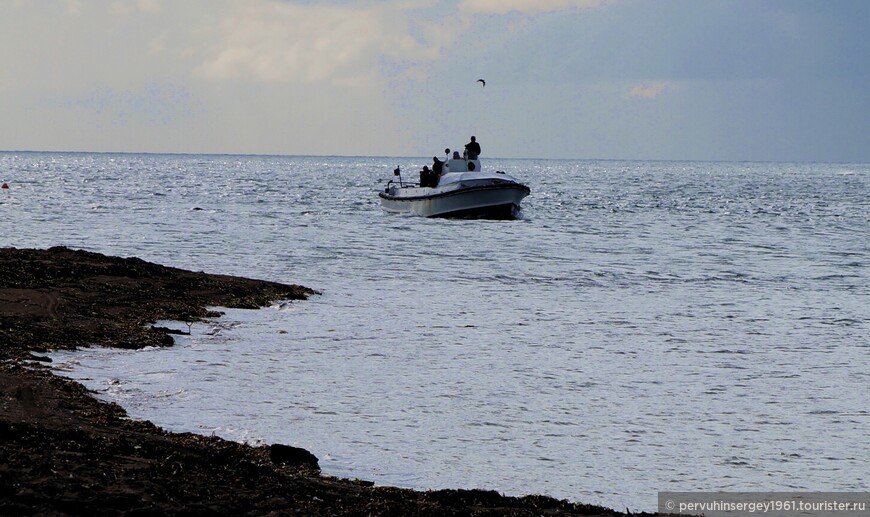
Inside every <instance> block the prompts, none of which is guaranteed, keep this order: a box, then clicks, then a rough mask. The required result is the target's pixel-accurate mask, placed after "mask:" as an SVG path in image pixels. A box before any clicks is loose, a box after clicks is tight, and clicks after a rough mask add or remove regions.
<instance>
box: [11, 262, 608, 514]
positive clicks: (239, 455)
mask: <svg viewBox="0 0 870 517" xmlns="http://www.w3.org/2000/svg"><path fill="white" fill-rule="evenodd" d="M314 294H316V291H314V290H312V289H309V288H306V287H302V286H298V285H285V284H280V283H275V282H266V281H258V280H251V279H245V278H237V277H229V276H224V275H213V274H206V273H198V272H191V271H185V270H181V269H176V268H170V267H165V266H161V265H157V264H153V263H149V262H146V261H143V260H141V259H137V258H118V257H109V256H105V255H100V254H97V253H91V252H86V251H78V250H71V249H68V248H63V247H57V248H51V249H48V250H27V249H14V248H5V249H0V514H3V515H36V514H42V515H84V514H87V515H117V514H130V515H137V514H139V515H156V514H159V515H179V514H185V515H189V514H198V515H199V514H203V515H208V514H212V515H268V514H273V515H289V514H298V515H313V516H317V515H397V516H398V515H433V516H435V515H438V516H441V515H493V516H495V515H517V516H520V515H522V516H525V515H529V516H532V515H624V514H621V513H619V512H614V511H612V510H609V509H606V508H602V507H599V506H592V505H584V504H581V503H573V502H569V501H560V500H556V499H553V498H549V497H545V496H539V495H529V496H525V497H506V496H502V495H500V494H498V493H497V492H493V491H484V490H475V489H470V490H436V491H414V490H409V489H401V488H394V487H381V486H374V485H373V484H372V483H371V482H366V481H360V480H348V479H338V478H334V477H330V476H325V475H322V474H321V473H320V470H319V467H318V464H317V458H315V457H314V456H313V455H311V454H310V453H309V452H308V451H305V450H303V449H298V448H294V447H289V446H284V445H281V444H271V445H263V446H251V445H247V444H239V443H236V442H231V441H227V440H223V439H221V438H217V437H208V436H201V435H195V434H190V433H171V432H167V431H165V430H163V429H161V428H159V427H157V426H155V425H153V424H152V423H150V422H147V421H139V420H134V419H130V418H128V417H127V416H126V413H125V412H124V410H123V409H122V408H121V407H119V406H118V405H116V404H112V403H107V402H103V401H99V400H97V399H96V398H94V397H93V396H92V393H91V392H89V391H88V390H87V389H86V388H84V387H83V386H82V385H80V384H79V383H77V382H75V381H72V380H69V379H66V378H63V377H60V376H57V375H55V374H54V373H52V371H51V370H50V368H49V367H48V366H46V365H47V363H48V362H49V359H48V358H47V357H44V356H43V355H42V354H44V353H46V352H48V351H49V350H56V349H75V348H80V347H87V346H107V347H119V348H130V349H135V348H142V347H145V346H171V345H172V344H173V338H172V335H171V331H169V330H168V329H164V328H158V327H155V326H154V323H155V322H156V321H159V320H178V321H197V320H201V319H206V318H210V317H216V316H218V315H219V313H215V312H212V311H210V310H209V309H208V308H209V307H215V306H219V307H233V308H258V307H262V306H264V305H267V304H268V303H269V302H270V301H276V300H304V299H306V298H307V297H309V296H311V295H314Z"/></svg>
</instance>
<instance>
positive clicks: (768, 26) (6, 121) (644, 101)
mask: <svg viewBox="0 0 870 517" xmlns="http://www.w3.org/2000/svg"><path fill="white" fill-rule="evenodd" d="M868 27H870V1H866V0H454V1H434V0H381V1H375V0H360V1H338V0H332V1H289V0H0V149H3V150H39V151H96V152H158V153H160V152H166V153H221V154H236V153H242V154H289V155H343V156H353V155H360V156H416V157H424V156H434V155H439V156H440V155H441V154H442V153H443V149H444V148H445V147H450V148H461V147H462V145H463V144H464V143H465V142H467V141H468V138H469V136H471V135H476V136H477V139H478V141H479V142H480V143H481V147H482V149H483V153H482V156H483V157H484V158H485V157H486V156H494V157H501V158H577V159H640V160H657V159H661V160H728V161H799V162H807V161H818V162H864V163H866V162H870V31H868V29H867V28H868ZM481 78H482V79H485V80H486V85H485V86H484V85H483V84H482V83H480V82H478V81H477V80H478V79H481Z"/></svg>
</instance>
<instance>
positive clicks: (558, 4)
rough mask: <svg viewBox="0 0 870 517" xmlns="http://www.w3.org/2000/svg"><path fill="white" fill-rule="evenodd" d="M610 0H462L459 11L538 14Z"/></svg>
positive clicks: (589, 5) (598, 4)
mask: <svg viewBox="0 0 870 517" xmlns="http://www.w3.org/2000/svg"><path fill="white" fill-rule="evenodd" d="M608 1H612V0H462V2H461V3H460V4H459V10H460V11H461V12H470V13H477V14H507V13H510V12H518V13H522V14H538V13H547V12H553V11H563V10H567V9H593V8H597V7H601V6H603V5H604V4H606V3H608Z"/></svg>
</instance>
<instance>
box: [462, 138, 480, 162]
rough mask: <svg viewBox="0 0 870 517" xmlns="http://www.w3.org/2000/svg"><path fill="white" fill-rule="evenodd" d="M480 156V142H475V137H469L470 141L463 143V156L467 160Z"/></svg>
mask: <svg viewBox="0 0 870 517" xmlns="http://www.w3.org/2000/svg"><path fill="white" fill-rule="evenodd" d="M478 156H480V144H478V143H477V138H475V137H473V136H472V137H471V142H468V143H467V144H465V157H466V158H468V159H469V160H476V159H477V157H478Z"/></svg>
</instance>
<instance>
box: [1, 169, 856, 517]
mask: <svg viewBox="0 0 870 517" xmlns="http://www.w3.org/2000/svg"><path fill="white" fill-rule="evenodd" d="M425 163H428V162H426V160H424V159H422V158H421V159H407V158H337V157H271V156H197V155H178V156H176V155H137V154H76V153H0V182H8V183H9V186H10V188H9V189H8V190H2V191H0V244H2V246H14V247H39V248H44V247H50V246H55V245H66V246H70V247H73V248H83V249H87V250H91V251H97V252H101V253H106V254H110V255H119V256H137V257H141V258H143V259H146V260H149V261H154V262H158V263H162V264H165V265H171V266H177V267H182V268H187V269H193V270H203V271H207V272H212V273H224V274H233V275H242V276H248V277H254V278H262V279H268V280H276V281H281V282H288V283H299V284H302V285H305V286H308V287H311V288H314V289H317V290H320V291H322V292H323V294H322V295H321V296H316V297H313V298H312V299H311V300H309V301H306V302H295V303H292V304H276V305H275V306H273V307H271V308H267V309H263V310H259V311H244V310H231V311H228V312H227V314H226V316H224V317H223V318H221V319H219V320H216V321H214V322H211V323H208V324H206V323H202V324H196V325H194V326H193V329H192V330H193V333H192V335H191V336H190V337H186V336H183V337H180V338H179V339H178V340H177V346H175V347H173V348H169V349H146V350H141V351H135V352H129V351H117V350H102V349H89V350H85V351H82V352H79V353H56V354H54V355H53V357H54V359H55V365H56V367H57V368H58V369H59V370H60V371H61V373H62V374H64V375H68V376H71V377H73V378H77V379H81V380H82V381H83V382H84V383H85V384H86V385H87V386H88V387H90V388H92V389H94V390H96V391H98V392H99V393H100V396H101V397H103V398H105V399H108V400H113V401H116V402H118V403H120V404H121V405H123V406H124V407H125V408H127V410H128V412H129V413H130V414H131V416H134V417H138V418H146V419H149V420H152V421H153V422H155V423H157V424H158V425H161V426H163V427H165V428H167V429H170V430H174V431H194V432H199V433H204V434H211V433H216V434H218V435H220V436H223V437H226V438H230V439H235V440H240V441H248V442H250V443H260V442H266V443H273V442H280V443H286V444H291V445H296V446H299V447H304V448H306V449H308V450H310V451H311V452H313V453H314V454H315V455H316V456H318V458H320V463H321V466H322V467H323V470H324V472H325V473H327V474H332V475H338V476H343V477H351V478H354V477H358V478H361V479H369V480H373V481H375V482H377V483H378V484H386V485H399V486H406V487H414V488H420V489H437V488H451V487H463V488H474V487H477V488H486V489H493V490H498V491H500V492H502V493H507V494H510V495H522V494H528V493H542V494H548V495H552V496H555V497H559V498H567V499H571V500H574V501H582V502H587V503H596V504H603V505H606V506H609V507H613V508H617V509H622V508H625V507H629V508H631V509H632V510H635V509H638V510H654V509H655V507H656V496H657V492H658V491H660V490H686V491H688V490H746V491H757V490H779V491H790V490H800V491H810V490H812V491H820V490H825V491H857V490H862V491H866V490H870V463H868V461H867V458H870V407H868V406H870V404H868V400H870V397H868V394H870V296H868V295H870V164H791V163H788V164H786V163H783V164H774V163H696V162H637V161H634V162H620V161H547V160H489V161H484V167H488V168H497V169H500V170H504V171H507V172H508V173H510V174H513V175H515V176H517V177H518V178H521V179H524V180H526V181H527V183H528V184H529V185H530V187H531V189H532V194H531V196H530V197H528V198H527V199H526V201H525V203H524V209H523V219H522V220H519V221H508V222H505V221H498V222H495V221H454V220H428V219H422V218H415V217H412V216H401V215H398V216H397V215H388V214H385V213H383V212H382V211H381V209H380V205H379V200H378V197H377V192H378V191H379V190H380V189H381V188H382V186H383V184H384V182H385V181H386V179H388V178H390V177H391V174H392V170H393V168H395V167H396V166H397V165H401V166H402V167H403V169H405V170H408V171H413V170H417V168H418V167H420V166H422V165H423V164H425ZM176 325H177V326H179V327H180V328H184V329H186V328H187V327H186V325H183V324H176Z"/></svg>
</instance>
